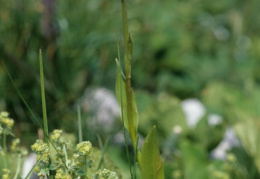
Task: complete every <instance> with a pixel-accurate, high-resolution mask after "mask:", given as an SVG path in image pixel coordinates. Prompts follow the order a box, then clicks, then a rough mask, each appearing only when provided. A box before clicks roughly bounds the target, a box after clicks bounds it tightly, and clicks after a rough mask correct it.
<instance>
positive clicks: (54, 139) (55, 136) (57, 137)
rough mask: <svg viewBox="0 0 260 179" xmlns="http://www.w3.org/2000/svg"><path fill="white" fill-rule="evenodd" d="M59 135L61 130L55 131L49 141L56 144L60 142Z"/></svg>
mask: <svg viewBox="0 0 260 179" xmlns="http://www.w3.org/2000/svg"><path fill="white" fill-rule="evenodd" d="M61 135H62V130H58V129H55V130H54V131H53V132H52V134H51V140H52V141H55V142H57V141H59V140H60V137H61Z"/></svg>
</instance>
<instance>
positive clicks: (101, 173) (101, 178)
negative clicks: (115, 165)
mask: <svg viewBox="0 0 260 179" xmlns="http://www.w3.org/2000/svg"><path fill="white" fill-rule="evenodd" d="M96 176H97V178H98V179H118V176H117V175H116V172H113V171H110V170H107V169H103V170H98V171H97V173H96Z"/></svg>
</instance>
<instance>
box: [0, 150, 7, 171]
mask: <svg viewBox="0 0 260 179" xmlns="http://www.w3.org/2000/svg"><path fill="white" fill-rule="evenodd" d="M1 154H2V156H3V162H4V168H8V167H7V162H6V152H4V151H1Z"/></svg>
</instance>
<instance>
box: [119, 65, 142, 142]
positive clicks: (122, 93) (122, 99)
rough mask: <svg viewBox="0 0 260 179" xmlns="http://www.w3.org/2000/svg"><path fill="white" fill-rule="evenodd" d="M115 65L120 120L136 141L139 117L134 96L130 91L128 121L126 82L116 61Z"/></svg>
mask: <svg viewBox="0 0 260 179" xmlns="http://www.w3.org/2000/svg"><path fill="white" fill-rule="evenodd" d="M116 64H117V76H116V97H117V100H118V103H119V106H120V108H122V110H121V111H122V114H121V116H122V119H123V120H124V126H125V128H126V129H127V131H128V132H129V133H130V135H134V138H135V139H136V134H137V128H138V122H139V117H138V112H137V106H136V99H135V95H134V92H133V89H131V93H132V114H133V115H132V117H133V119H128V117H127V95H126V80H125V77H124V75H123V72H122V70H121V67H120V64H119V62H118V60H116ZM130 123H132V124H130ZM129 126H133V129H130V127H129ZM131 131H133V132H134V134H131Z"/></svg>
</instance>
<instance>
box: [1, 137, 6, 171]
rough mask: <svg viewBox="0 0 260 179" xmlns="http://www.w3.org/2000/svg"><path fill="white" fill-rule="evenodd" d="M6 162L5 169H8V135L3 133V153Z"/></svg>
mask: <svg viewBox="0 0 260 179" xmlns="http://www.w3.org/2000/svg"><path fill="white" fill-rule="evenodd" d="M1 153H2V156H3V160H4V167H5V168H8V166H7V155H6V153H7V147H6V134H5V133H3V151H2V152H1Z"/></svg>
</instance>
